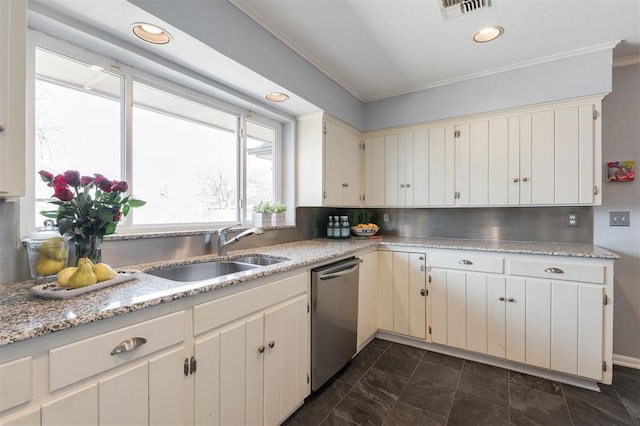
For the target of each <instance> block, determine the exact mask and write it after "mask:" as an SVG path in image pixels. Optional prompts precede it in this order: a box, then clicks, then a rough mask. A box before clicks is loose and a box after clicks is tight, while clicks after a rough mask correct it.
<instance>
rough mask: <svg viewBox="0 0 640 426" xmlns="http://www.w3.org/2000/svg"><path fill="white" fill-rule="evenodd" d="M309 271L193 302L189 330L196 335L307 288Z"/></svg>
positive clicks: (295, 294)
mask: <svg viewBox="0 0 640 426" xmlns="http://www.w3.org/2000/svg"><path fill="white" fill-rule="evenodd" d="M308 282H309V274H308V273H304V274H300V275H295V276H293V277H290V278H285V279H283V280H280V281H276V282H273V283H271V284H265V285H263V286H260V287H257V288H254V289H252V290H247V291H243V292H241V293H236V294H232V295H230V296H227V297H223V298H220V299H217V300H213V301H211V302H207V303H203V304H201V305H197V306H194V308H193V334H194V335H198V334H201V333H204V332H205V331H209V330H212V329H214V328H217V327H219V326H221V325H223V324H226V323H228V322H230V321H234V320H236V319H239V318H242V317H244V316H246V315H249V314H251V313H253V312H257V311H259V310H261V309H264V308H266V307H267V306H271V305H274V304H276V303H279V302H282V301H284V300H287V299H289V298H291V297H294V296H297V295H298V294H301V293H305V292H306V291H307V283H308Z"/></svg>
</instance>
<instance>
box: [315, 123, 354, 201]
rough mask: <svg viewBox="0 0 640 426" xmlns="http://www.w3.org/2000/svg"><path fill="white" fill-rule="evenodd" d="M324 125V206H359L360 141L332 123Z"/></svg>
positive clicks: (349, 131) (345, 129) (348, 131)
mask: <svg viewBox="0 0 640 426" xmlns="http://www.w3.org/2000/svg"><path fill="white" fill-rule="evenodd" d="M324 125H325V152H324V155H325V158H324V164H325V168H324V174H325V176H324V190H325V192H326V198H325V199H324V204H325V205H328V206H358V205H359V199H358V197H359V195H360V194H361V189H360V180H361V179H362V177H361V173H362V159H361V155H360V152H361V150H360V147H359V144H360V137H359V136H358V135H357V134H355V133H354V132H352V131H351V130H349V129H348V128H346V127H345V126H342V125H339V124H337V123H334V122H333V121H331V120H325V122H324Z"/></svg>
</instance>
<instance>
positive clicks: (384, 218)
mask: <svg viewBox="0 0 640 426" xmlns="http://www.w3.org/2000/svg"><path fill="white" fill-rule="evenodd" d="M382 221H383V222H384V223H389V213H385V214H383V215H382Z"/></svg>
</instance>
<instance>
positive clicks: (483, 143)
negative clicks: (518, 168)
mask: <svg viewBox="0 0 640 426" xmlns="http://www.w3.org/2000/svg"><path fill="white" fill-rule="evenodd" d="M468 149H469V155H468V156H464V157H463V158H464V159H465V160H466V161H468V165H467V164H456V167H458V166H459V167H463V168H464V167H465V166H466V168H467V169H468V175H466V176H468V183H466V182H465V185H468V189H466V190H467V191H468V202H469V204H470V205H472V206H486V205H488V204H489V120H482V121H474V122H471V124H470V125H469V143H468ZM456 188H458V182H456ZM459 191H460V193H461V197H463V196H465V195H464V194H465V192H464V191H465V189H462V188H461V189H459Z"/></svg>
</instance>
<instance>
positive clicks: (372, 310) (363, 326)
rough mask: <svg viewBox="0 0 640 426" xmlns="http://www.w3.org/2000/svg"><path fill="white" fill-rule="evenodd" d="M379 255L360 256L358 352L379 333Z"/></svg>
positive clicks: (376, 253) (374, 253) (375, 253)
mask: <svg viewBox="0 0 640 426" xmlns="http://www.w3.org/2000/svg"><path fill="white" fill-rule="evenodd" d="M378 253H379V252H377V251H376V252H373V253H368V254H365V255H362V256H360V272H359V277H358V351H359V350H361V349H362V348H363V347H364V346H365V345H366V344H367V343H368V342H369V340H371V338H372V337H373V335H374V334H376V331H378Z"/></svg>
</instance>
